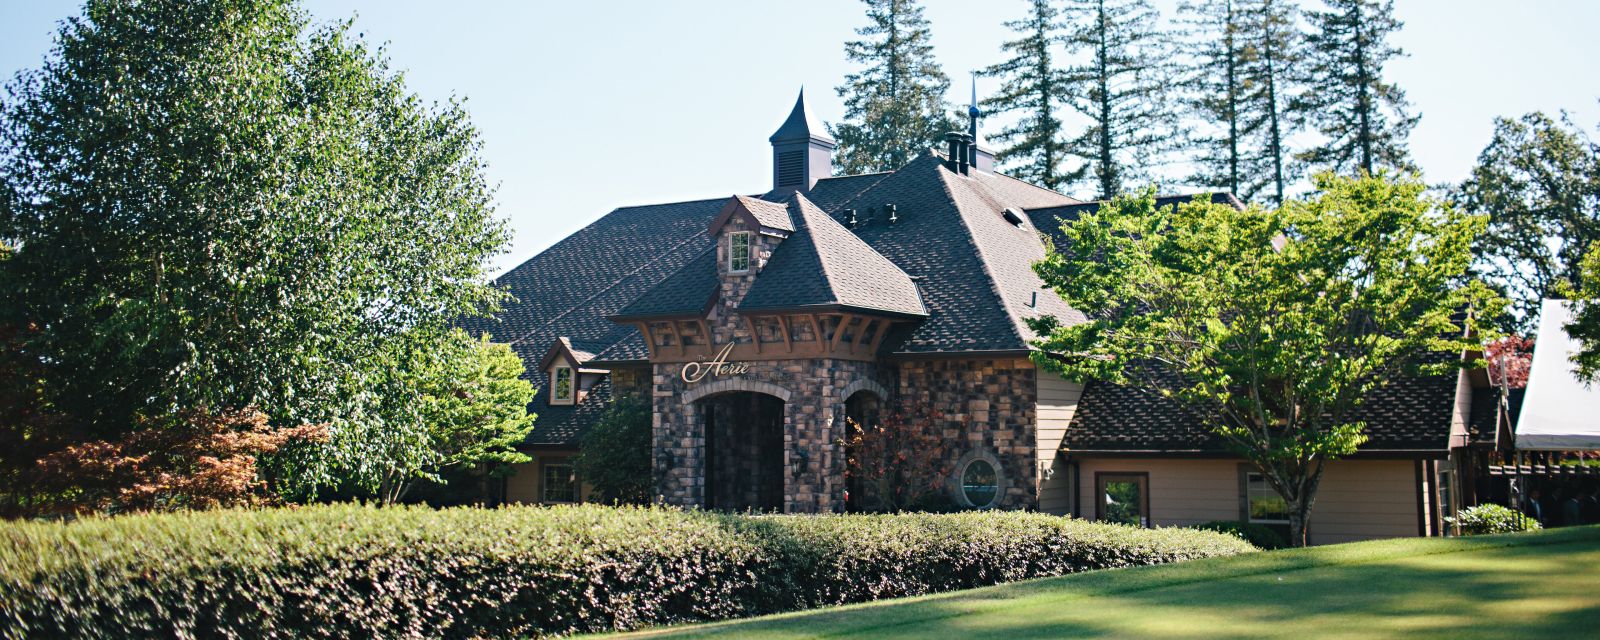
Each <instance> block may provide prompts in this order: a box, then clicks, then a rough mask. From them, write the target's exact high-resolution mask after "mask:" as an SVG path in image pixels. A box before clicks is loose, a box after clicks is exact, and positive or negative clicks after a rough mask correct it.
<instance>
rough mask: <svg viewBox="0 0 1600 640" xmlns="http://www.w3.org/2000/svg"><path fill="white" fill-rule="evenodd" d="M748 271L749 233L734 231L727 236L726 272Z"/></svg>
mask: <svg viewBox="0 0 1600 640" xmlns="http://www.w3.org/2000/svg"><path fill="white" fill-rule="evenodd" d="M749 270H750V232H749V231H735V232H733V233H730V234H728V271H729V272H731V273H745V272H747V271H749Z"/></svg>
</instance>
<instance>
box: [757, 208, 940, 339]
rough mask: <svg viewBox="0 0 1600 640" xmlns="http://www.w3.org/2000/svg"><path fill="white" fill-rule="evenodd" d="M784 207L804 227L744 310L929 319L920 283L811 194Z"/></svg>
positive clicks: (779, 253) (776, 254) (781, 248)
mask: <svg viewBox="0 0 1600 640" xmlns="http://www.w3.org/2000/svg"><path fill="white" fill-rule="evenodd" d="M783 206H784V207H785V208H786V209H787V211H788V212H789V215H790V216H791V217H792V218H793V219H794V220H795V221H796V222H797V223H798V225H797V226H798V227H799V228H798V229H797V230H796V231H795V233H794V235H791V236H789V238H788V239H786V240H784V241H783V243H782V244H779V245H778V248H777V249H775V250H774V251H773V253H772V259H771V260H769V261H768V262H767V265H766V266H765V267H763V268H762V269H761V273H760V275H757V276H756V281H755V284H753V285H751V286H750V291H749V292H748V293H746V294H745V296H744V298H743V299H741V300H740V301H739V307H738V309H739V311H741V312H744V311H768V310H770V311H777V310H790V309H801V308H815V309H824V308H835V309H856V310H861V311H868V312H877V313H887V314H893V315H899V316H909V317H917V318H921V317H926V316H927V315H928V310H927V308H926V307H924V306H923V304H922V296H921V295H920V294H919V293H918V291H917V285H916V283H914V282H912V281H911V276H908V275H906V272H905V271H902V270H901V269H900V267H897V266H895V264H894V263H893V262H890V261H889V259H888V258H885V257H883V255H882V254H879V253H878V252H877V251H875V250H873V248H872V247H871V246H869V245H868V244H867V243H866V242H863V241H862V240H861V238H858V237H856V235H855V234H854V233H851V232H850V231H849V230H848V229H845V228H844V227H843V226H842V225H840V224H839V223H838V222H836V221H834V219H833V218H831V217H829V216H828V214H827V213H825V212H823V211H822V209H819V208H817V206H816V205H815V204H812V202H811V201H810V200H808V199H806V197H805V196H803V195H801V194H799V193H794V194H792V195H790V196H789V198H788V200H787V201H786V202H785V203H784V205H783Z"/></svg>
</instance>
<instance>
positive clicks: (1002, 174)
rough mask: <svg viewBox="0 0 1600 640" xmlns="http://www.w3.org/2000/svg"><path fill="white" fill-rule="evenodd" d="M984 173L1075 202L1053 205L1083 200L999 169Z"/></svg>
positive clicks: (1062, 205)
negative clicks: (1001, 171)
mask: <svg viewBox="0 0 1600 640" xmlns="http://www.w3.org/2000/svg"><path fill="white" fill-rule="evenodd" d="M984 173H985V174H987V175H991V176H998V177H1001V178H1005V179H1007V180H1010V181H1012V182H1015V183H1017V184H1020V185H1024V186H1028V187H1032V188H1034V189H1036V190H1039V191H1043V192H1045V193H1050V194H1055V195H1058V196H1061V197H1063V198H1067V199H1069V200H1075V201H1076V202H1069V203H1067V204H1061V205H1054V206H1058V207H1064V206H1067V205H1070V204H1078V203H1082V202H1084V200H1079V199H1078V198H1076V197H1073V196H1069V195H1067V194H1065V193H1062V192H1060V191H1056V190H1055V189H1046V188H1044V187H1041V186H1039V185H1036V184H1034V183H1032V182H1028V181H1027V180H1023V179H1021V178H1017V177H1015V176H1011V175H1009V174H1004V173H1000V172H999V171H985V172H984Z"/></svg>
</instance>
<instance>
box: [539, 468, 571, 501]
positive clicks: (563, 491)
mask: <svg viewBox="0 0 1600 640" xmlns="http://www.w3.org/2000/svg"><path fill="white" fill-rule="evenodd" d="M574 493H575V492H574V491H573V487H572V465H570V464H547V465H545V466H544V501H545V502H572V501H573V500H574V499H575V496H574Z"/></svg>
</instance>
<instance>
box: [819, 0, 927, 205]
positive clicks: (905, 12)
mask: <svg viewBox="0 0 1600 640" xmlns="http://www.w3.org/2000/svg"><path fill="white" fill-rule="evenodd" d="M864 2H866V4H867V18H868V19H869V20H871V24H868V25H867V26H865V27H861V28H860V29H856V33H857V34H858V35H860V36H862V39H861V40H852V41H850V42H846V43H845V45H844V51H845V56H846V57H847V58H848V59H849V60H850V61H851V62H854V63H858V64H863V65H866V68H865V69H862V70H861V71H860V72H857V73H852V74H850V75H847V76H845V82H844V84H842V85H839V87H838V89H837V90H838V92H839V97H841V98H844V107H845V113H844V117H845V121H844V122H841V123H838V124H837V125H829V127H828V129H829V131H830V132H832V134H833V136H834V138H836V139H838V141H839V148H838V152H837V154H838V155H837V156H836V157H835V159H834V160H835V166H836V167H837V168H838V170H839V171H840V172H841V173H846V174H850V173H864V172H871V171H888V170H892V169H897V168H899V167H900V166H901V165H904V164H905V163H907V162H909V161H910V160H911V158H913V157H915V156H916V154H917V152H918V151H919V150H920V149H922V148H926V147H928V146H930V145H933V144H935V143H936V142H937V141H938V139H939V137H940V136H941V135H943V133H944V132H945V131H949V130H951V129H952V128H954V127H955V123H954V122H953V121H952V120H951V119H950V116H949V113H948V109H947V108H946V104H945V94H946V93H948V92H949V91H950V78H949V77H947V76H945V74H944V70H942V69H940V68H939V63H937V62H935V61H934V58H933V44H932V42H931V38H932V36H931V35H930V31H929V29H928V21H927V20H926V19H924V18H923V17H922V7H921V6H920V5H919V4H918V3H917V2H916V0H864Z"/></svg>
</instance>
